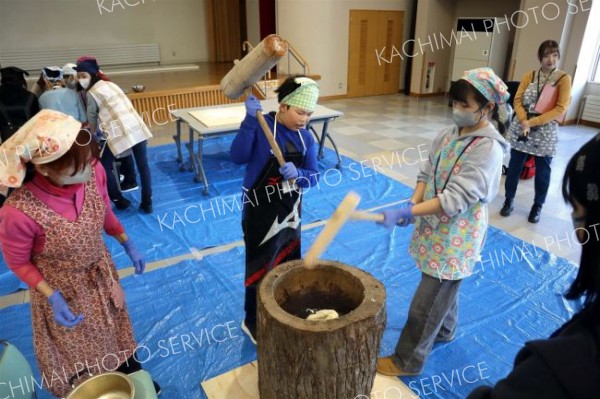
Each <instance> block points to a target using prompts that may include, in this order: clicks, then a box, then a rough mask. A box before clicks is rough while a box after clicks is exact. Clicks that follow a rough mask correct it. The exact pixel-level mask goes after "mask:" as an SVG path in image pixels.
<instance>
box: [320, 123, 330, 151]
mask: <svg viewBox="0 0 600 399" xmlns="http://www.w3.org/2000/svg"><path fill="white" fill-rule="evenodd" d="M328 126H329V121H328V120H326V121H325V122H323V130H321V137H320V139H319V151H318V152H317V158H318V159H323V157H324V155H323V147H324V146H325V139H326V138H327V127H328Z"/></svg>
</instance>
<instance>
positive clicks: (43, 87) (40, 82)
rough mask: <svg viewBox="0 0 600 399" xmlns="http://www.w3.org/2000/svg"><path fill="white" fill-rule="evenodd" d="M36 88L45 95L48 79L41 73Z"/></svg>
mask: <svg viewBox="0 0 600 399" xmlns="http://www.w3.org/2000/svg"><path fill="white" fill-rule="evenodd" d="M35 84H36V86H37V87H39V88H40V90H41V92H42V93H44V92H45V91H46V90H48V89H46V78H45V77H44V73H43V72H42V73H40V77H39V79H38V80H37V82H35Z"/></svg>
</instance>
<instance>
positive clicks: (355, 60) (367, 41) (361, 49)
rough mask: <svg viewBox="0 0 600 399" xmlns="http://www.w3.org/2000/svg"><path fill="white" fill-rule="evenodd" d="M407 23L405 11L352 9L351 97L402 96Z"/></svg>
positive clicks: (349, 55)
mask: <svg viewBox="0 0 600 399" xmlns="http://www.w3.org/2000/svg"><path fill="white" fill-rule="evenodd" d="M403 20H404V12H402V11H372V10H350V40H349V48H348V97H363V96H375V95H380V94H393V93H398V90H399V88H400V54H401V51H402V28H403V26H402V25H403V22H402V21H403ZM394 49H395V50H394ZM393 50H394V51H393ZM394 54H395V55H394Z"/></svg>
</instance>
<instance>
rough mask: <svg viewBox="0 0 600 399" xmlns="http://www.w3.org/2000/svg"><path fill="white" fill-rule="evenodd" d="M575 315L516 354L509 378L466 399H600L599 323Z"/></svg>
mask: <svg viewBox="0 0 600 399" xmlns="http://www.w3.org/2000/svg"><path fill="white" fill-rule="evenodd" d="M595 320H596V322H595V323H590V322H585V321H584V318H583V316H582V315H581V314H578V315H576V316H575V317H573V319H571V320H570V321H568V322H567V323H566V324H564V325H563V326H562V327H561V328H560V329H559V330H557V331H556V332H555V333H554V334H552V336H551V337H550V338H549V339H544V340H538V341H531V342H528V343H527V344H525V347H524V348H523V349H522V350H521V351H519V353H518V354H517V357H516V359H515V365H514V368H513V370H512V371H511V372H510V374H509V375H508V376H507V377H506V378H504V379H503V380H500V381H498V383H497V384H496V385H495V386H493V387H479V388H478V389H476V390H475V391H473V392H472V393H471V394H470V395H469V396H468V399H505V398H506V399H542V398H543V399H555V398H556V399H559V398H560V399H563V398H573V399H575V398H576V399H592V398H593V399H598V398H600V322H598V319H597V318H596V319H595Z"/></svg>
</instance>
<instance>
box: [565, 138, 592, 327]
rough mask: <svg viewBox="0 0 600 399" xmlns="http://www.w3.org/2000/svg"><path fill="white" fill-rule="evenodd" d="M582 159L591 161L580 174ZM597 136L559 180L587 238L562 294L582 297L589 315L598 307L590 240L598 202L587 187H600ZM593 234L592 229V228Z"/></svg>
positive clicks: (575, 156) (579, 153) (576, 155)
mask: <svg viewBox="0 0 600 399" xmlns="http://www.w3.org/2000/svg"><path fill="white" fill-rule="evenodd" d="M582 156H584V157H585V163H587V162H593V164H592V166H590V167H589V168H587V167H586V168H585V170H584V172H587V173H582V171H581V169H580V168H581V167H582V166H581V165H580V162H581V161H580V160H579V159H580V157H582ZM599 157H600V136H596V138H594V139H592V140H590V141H589V142H587V143H586V144H585V145H584V146H583V147H581V149H579V151H577V153H575V155H573V157H572V158H571V160H570V161H569V163H568V164H567V168H566V171H565V175H564V177H563V183H562V195H563V198H564V199H565V201H567V202H569V203H570V204H571V205H573V206H575V201H577V202H578V203H579V204H580V205H581V206H582V207H584V208H585V212H586V214H585V229H586V231H587V233H588V239H587V240H586V241H585V242H584V243H583V244H581V260H580V262H579V271H578V272H577V277H576V278H575V281H573V284H571V287H570V288H569V290H568V291H567V293H566V295H565V296H566V298H567V299H579V298H581V297H585V301H584V304H585V307H586V308H588V309H590V310H593V311H592V314H594V313H595V314H596V316H598V315H599V314H600V312H599V311H598V310H599V309H600V308H597V307H598V306H599V305H600V303H599V302H600V301H599V299H600V240H599V239H598V237H597V234H598V233H597V232H596V234H595V235H594V236H595V238H592V234H591V233H590V230H591V229H590V227H593V226H598V225H599V224H600V206H599V204H598V201H590V200H589V199H588V187H589V185H590V184H591V183H597V184H598V185H600V179H599V178H598V174H597V172H598V166H600V163H599V162H598V161H599ZM594 231H596V229H595V228H594Z"/></svg>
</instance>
